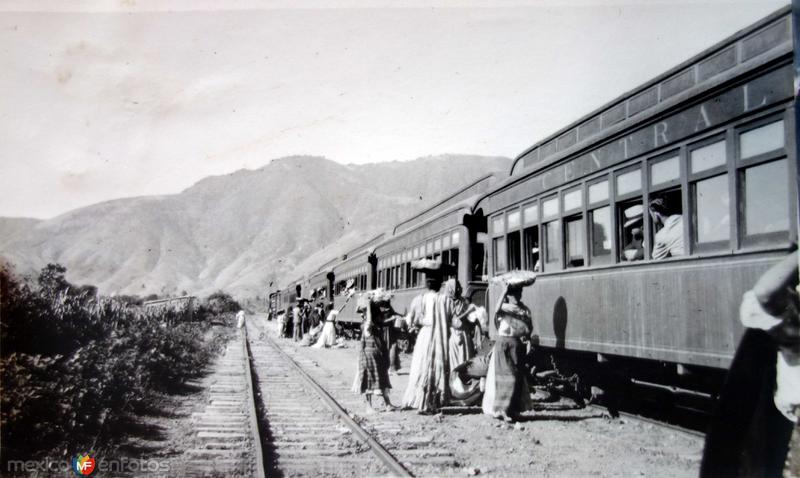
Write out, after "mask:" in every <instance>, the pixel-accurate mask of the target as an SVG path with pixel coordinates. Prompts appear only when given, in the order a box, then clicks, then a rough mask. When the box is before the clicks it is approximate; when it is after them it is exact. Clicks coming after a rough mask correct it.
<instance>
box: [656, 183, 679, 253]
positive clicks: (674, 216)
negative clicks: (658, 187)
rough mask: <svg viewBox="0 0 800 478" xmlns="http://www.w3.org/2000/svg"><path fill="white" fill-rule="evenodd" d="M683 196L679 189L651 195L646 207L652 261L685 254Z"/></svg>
mask: <svg viewBox="0 0 800 478" xmlns="http://www.w3.org/2000/svg"><path fill="white" fill-rule="evenodd" d="M682 196H683V194H682V193H681V189H680V188H675V189H671V190H667V191H663V192H660V193H658V194H653V195H651V196H650V203H649V205H648V217H649V218H650V232H651V234H652V236H651V237H652V239H653V241H652V242H651V244H653V249H652V251H651V254H650V255H651V257H652V258H653V259H664V258H666V257H676V256H682V255H683V254H685V252H684V247H683V207H682V206H681V201H682Z"/></svg>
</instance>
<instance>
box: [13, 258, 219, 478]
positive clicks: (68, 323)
mask: <svg viewBox="0 0 800 478" xmlns="http://www.w3.org/2000/svg"><path fill="white" fill-rule="evenodd" d="M65 273H66V269H65V268H63V266H60V265H58V264H48V265H47V267H45V268H44V269H43V270H42V273H41V274H40V276H39V278H38V281H37V283H38V288H32V287H30V286H29V285H27V284H24V283H21V282H19V281H18V280H17V279H16V278H15V277H14V276H13V275H12V274H11V273H10V272H9V271H8V269H5V268H2V267H0V297H2V301H0V317H2V323H0V379H1V380H2V384H3V390H2V392H3V393H2V396H0V423H2V430H0V433H1V435H0V438H1V439H2V443H3V448H4V450H3V456H2V460H0V461H1V464H2V466H3V467H4V469H5V466H6V461H7V460H9V459H15V460H19V459H22V460H26V459H41V458H44V457H47V456H54V455H57V456H62V454H67V455H68V454H73V453H76V452H78V451H86V450H95V451H97V449H98V446H99V445H98V444H103V446H106V447H112V446H113V445H114V443H116V442H119V440H120V439H121V438H123V437H120V436H113V433H112V432H111V431H112V430H119V429H120V426H119V425H120V424H121V423H124V421H125V420H126V419H127V417H128V416H129V415H130V414H131V413H132V412H135V411H136V410H139V409H143V408H146V407H148V406H149V405H151V403H152V402H154V401H155V399H156V398H157V397H158V396H159V394H163V393H169V392H171V391H172V390H174V389H175V387H176V386H180V384H182V383H185V381H186V380H188V379H190V378H193V377H197V376H198V375H199V374H201V373H202V372H203V371H204V369H205V368H206V366H207V365H208V363H209V362H210V361H211V359H212V358H213V357H214V355H215V353H216V352H217V351H218V350H219V346H220V344H219V343H213V342H209V341H207V340H205V337H204V335H205V334H206V332H207V331H208V327H209V326H208V324H207V321H202V322H199V323H198V322H194V323H185V322H182V321H181V320H179V319H180V317H179V314H180V312H179V311H171V310H169V309H167V310H148V311H145V310H142V309H141V308H140V307H137V306H135V305H131V301H128V300H119V299H116V298H98V297H97V296H96V289H94V290H93V289H92V288H91V287H74V286H72V285H71V284H69V283H68V282H67V281H66V279H65V278H64V276H65ZM92 292H94V293H92Z"/></svg>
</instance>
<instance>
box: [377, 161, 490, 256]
mask: <svg viewBox="0 0 800 478" xmlns="http://www.w3.org/2000/svg"><path fill="white" fill-rule="evenodd" d="M501 174H502V173H500V172H492V173H489V174H486V175H484V176H481V177H479V178H478V179H476V180H475V181H473V182H471V183H469V184H468V185H466V186H464V187H463V188H461V189H459V190H458V191H455V192H454V193H452V194H450V195H449V196H447V197H445V198H444V199H442V200H441V201H438V202H437V203H436V204H434V205H432V206H430V207H428V208H426V209H423V210H422V211H420V212H418V213H416V214H414V215H413V216H411V217H409V218H407V219H405V220H403V221H401V222H399V223H397V225H396V226H395V227H394V228H393V229H392V231H391V234H390V235H391V236H392V237H394V236H397V235H398V234H400V233H403V232H406V231H408V230H412V229H416V227H415V226H417V225H419V224H420V223H422V222H426V223H427V222H430V221H427V219H429V218H431V217H432V216H434V215H435V216H439V215H440V214H438V212H437V210H441V208H442V207H447V206H449V205H453V204H462V203H464V202H465V201H470V200H474V199H475V198H476V197H480V196H482V193H483V192H486V191H489V190H490V189H491V187H492V186H493V185H494V183H495V182H497V181H499V180H500V179H501V178H502V176H501ZM390 240H391V239H387V241H386V242H388V241H390Z"/></svg>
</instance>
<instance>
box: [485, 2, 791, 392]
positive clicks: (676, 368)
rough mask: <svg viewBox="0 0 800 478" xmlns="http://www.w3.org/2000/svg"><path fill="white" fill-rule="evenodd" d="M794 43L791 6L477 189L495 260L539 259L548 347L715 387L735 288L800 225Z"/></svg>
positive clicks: (644, 378) (653, 376) (732, 325)
mask: <svg viewBox="0 0 800 478" xmlns="http://www.w3.org/2000/svg"><path fill="white" fill-rule="evenodd" d="M792 53H793V50H792V24H791V12H790V10H789V9H788V8H787V9H784V10H781V11H779V12H776V13H775V14H773V15H771V16H769V17H767V18H765V19H764V20H762V21H760V22H758V23H757V24H755V25H753V26H752V27H750V28H747V29H745V30H743V31H740V32H738V33H737V34H735V35H734V36H732V37H730V38H728V39H726V40H725V41H723V42H721V43H719V44H718V45H716V46H714V47H712V48H710V49H708V50H706V51H704V52H703V53H701V54H699V55H697V56H696V57H694V58H692V59H691V60H689V61H687V62H685V63H683V64H681V65H678V66H677V67H676V68H674V69H672V70H670V71H669V72H667V73H665V74H663V75H661V76H659V77H658V78H656V79H654V80H652V81H650V82H648V83H646V84H644V85H643V86H641V87H639V88H637V89H635V90H634V91H631V92H629V93H628V94H625V95H624V96H622V97H620V98H618V99H616V100H614V101H612V102H611V103H609V104H607V105H606V106H604V107H602V108H600V109H599V110H596V111H594V112H593V113H591V114H589V115H587V116H585V117H584V118H582V119H580V120H579V121H577V122H575V123H574V124H572V125H570V126H568V127H566V128H564V129H562V130H560V131H558V132H557V133H556V134H554V135H552V136H551V137H549V138H546V139H545V140H543V141H542V142H540V143H538V144H536V145H534V146H533V147H531V148H530V149H528V150H527V151H525V152H524V153H523V154H521V155H520V156H519V157H517V158H516V160H515V161H514V164H513V166H512V170H511V175H510V177H509V178H508V179H507V180H506V181H505V182H504V183H503V184H501V185H499V186H498V187H497V188H496V189H494V190H493V191H491V192H490V193H489V194H487V195H486V196H485V197H484V198H482V199H481V200H480V201H479V202H478V203H477V204H476V206H475V208H476V209H482V210H483V211H484V212H485V213H486V215H487V217H488V232H489V238H490V240H491V253H490V254H489V269H490V271H491V273H492V274H499V273H502V272H505V271H507V270H511V269H530V270H535V271H538V272H539V273H540V275H539V277H538V278H537V281H536V284H535V285H534V286H533V287H530V288H527V289H526V290H525V292H524V295H523V301H524V302H525V303H526V304H528V305H529V306H530V307H531V310H532V313H533V316H534V318H535V321H536V322H537V323H538V327H539V330H538V335H539V340H540V344H541V348H542V350H544V351H546V352H548V354H546V355H552V356H553V357H555V358H556V362H557V363H558V362H559V361H561V363H565V364H570V365H569V366H570V367H571V366H573V365H575V364H582V365H587V364H589V363H592V362H594V363H596V362H598V361H599V362H603V363H610V364H616V366H615V370H616V371H617V372H620V371H624V373H625V374H626V378H632V379H633V382H632V383H639V384H642V385H651V386H652V387H661V388H662V389H664V390H666V389H667V387H664V384H665V383H667V382H672V384H673V385H674V384H676V383H677V384H678V387H680V386H681V384H683V385H685V386H686V388H687V390H686V392H687V393H689V392H688V389H690V388H691V389H694V390H701V391H703V392H704V393H707V394H708V395H713V394H714V393H715V390H716V387H717V386H718V384H719V381H720V380H721V378H722V376H723V372H724V369H725V368H726V367H727V366H728V365H729V364H730V362H731V359H732V357H733V353H734V350H735V347H736V345H737V343H738V340H739V338H740V337H741V335H742V333H743V328H742V326H741V324H740V322H739V314H738V307H739V303H740V302H741V298H742V294H743V293H744V292H745V291H746V290H748V289H749V288H750V287H752V285H753V284H754V283H755V282H756V280H757V279H758V277H759V276H760V275H761V274H762V273H763V272H764V271H766V270H767V269H768V268H769V267H770V266H771V265H772V264H774V263H775V262H776V261H778V260H779V259H780V258H781V257H782V256H784V255H785V254H786V249H787V246H788V245H789V243H790V242H791V241H795V240H796V239H797V234H796V230H797V203H798V202H797V183H796V179H795V178H796V176H797V163H796V159H797V158H796V157H795V154H796V153H795V148H796V137H795V124H794V123H795V120H794V105H793V68H792ZM654 200H655V201H656V203H655V205H654V206H653V207H650V205H651V203H652V202H653V201H654ZM651 210H654V212H659V213H661V214H663V220H661V221H659V220H658V219H657V217H656V215H655V214H654V213H650V211H651ZM676 242H682V243H683V247H682V248H678V247H662V246H659V245H657V243H658V244H664V243H668V244H671V245H672V246H676ZM497 294H498V290H497V288H496V287H494V286H493V287H492V288H491V290H490V293H489V303H490V306H493V305H492V304H493V303H494V302H496V301H497V300H498V298H497ZM672 390H678V391H680V390H681V389H680V388H672Z"/></svg>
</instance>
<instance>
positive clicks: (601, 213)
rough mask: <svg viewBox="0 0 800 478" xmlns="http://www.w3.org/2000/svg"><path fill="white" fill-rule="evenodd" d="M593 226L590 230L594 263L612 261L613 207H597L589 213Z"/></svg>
mask: <svg viewBox="0 0 800 478" xmlns="http://www.w3.org/2000/svg"><path fill="white" fill-rule="evenodd" d="M589 216H590V218H591V219H590V220H591V225H592V228H591V230H590V234H591V241H592V264H607V263H610V262H612V256H611V237H612V236H613V232H612V229H611V207H610V206H605V207H601V208H597V209H595V210H593V211H591V212H590V213H589Z"/></svg>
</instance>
